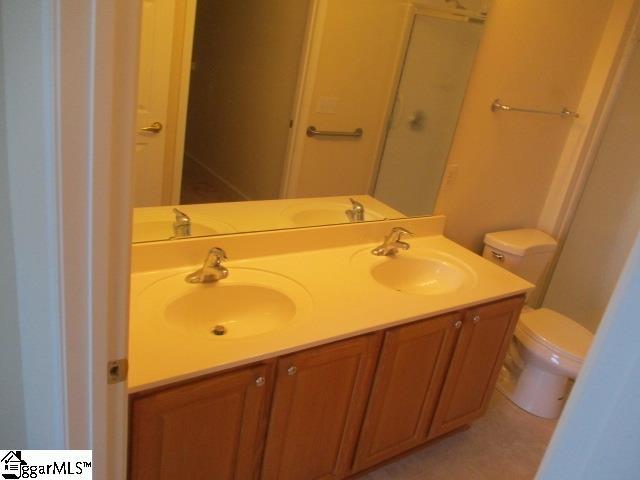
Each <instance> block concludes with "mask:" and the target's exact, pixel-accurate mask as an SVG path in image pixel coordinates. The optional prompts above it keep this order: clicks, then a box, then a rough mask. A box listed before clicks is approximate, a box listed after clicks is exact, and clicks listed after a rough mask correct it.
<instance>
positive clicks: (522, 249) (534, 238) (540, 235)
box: [484, 228, 557, 256]
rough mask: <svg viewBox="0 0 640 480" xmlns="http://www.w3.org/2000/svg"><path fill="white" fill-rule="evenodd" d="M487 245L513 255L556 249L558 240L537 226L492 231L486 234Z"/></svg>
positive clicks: (485, 241)
mask: <svg viewBox="0 0 640 480" xmlns="http://www.w3.org/2000/svg"><path fill="white" fill-rule="evenodd" d="M484 243H485V245H489V246H490V247H493V248H496V249H498V250H501V251H503V252H507V253H511V254H512V255H520V256H522V255H527V254H531V253H541V252H549V251H552V250H555V248H556V246H557V242H556V241H555V240H554V238H553V237H551V236H550V235H547V234H546V233H544V232H542V231H540V230H536V229H535V228H520V229H517V230H504V231H501V232H491V233H487V234H486V235H485V236H484Z"/></svg>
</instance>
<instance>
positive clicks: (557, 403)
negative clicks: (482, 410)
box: [496, 362, 569, 418]
mask: <svg viewBox="0 0 640 480" xmlns="http://www.w3.org/2000/svg"><path fill="white" fill-rule="evenodd" d="M568 380H569V379H568V378H567V377H565V376H561V375H554V374H552V373H549V372H547V371H545V370H542V369H540V368H537V367H536V366H534V365H531V364H527V365H525V366H524V368H523V369H522V370H521V371H517V370H515V369H513V368H509V364H508V362H507V364H506V365H505V366H503V367H502V370H501V371H500V377H499V379H498V383H497V385H496V388H497V389H498V390H499V391H500V392H502V393H503V394H504V395H505V396H506V397H507V398H509V399H510V400H511V401H512V402H513V403H515V404H516V405H517V406H518V407H520V408H522V409H523V410H526V411H527V412H529V413H532V414H533V415H536V416H538V417H543V418H558V417H559V416H560V413H562V407H564V404H565V401H566V398H567V390H568V389H567V386H568V385H567V383H568Z"/></svg>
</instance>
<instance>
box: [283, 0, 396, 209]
mask: <svg viewBox="0 0 640 480" xmlns="http://www.w3.org/2000/svg"><path fill="white" fill-rule="evenodd" d="M323 5H326V16H325V17H324V25H323V28H322V38H321V44H320V51H319V55H318V59H317V64H316V65H312V66H311V70H312V73H315V75H313V80H312V81H313V82H314V83H312V84H310V85H308V87H307V88H312V91H313V93H312V96H311V99H310V108H309V111H308V112H306V114H305V115H303V116H302V118H301V121H302V123H303V124H304V126H305V128H306V126H308V125H313V126H315V127H316V128H318V129H319V130H344V131H353V130H354V129H355V128H358V127H359V128H362V129H363V130H364V136H363V137H362V138H360V139H359V140H352V139H339V138H335V137H333V138H322V139H318V138H308V137H306V136H304V138H302V139H301V141H302V142H303V145H302V152H301V154H300V161H301V163H300V169H299V171H298V172H297V175H296V178H295V179H294V180H293V181H292V188H291V191H290V192H289V195H290V196H302V197H311V196H325V195H341V194H358V193H367V192H368V191H369V187H370V184H371V178H372V174H373V170H374V167H375V164H376V161H377V152H378V146H379V140H380V136H381V135H382V133H383V127H384V122H385V115H386V110H387V106H388V102H389V99H390V96H391V95H392V89H393V85H394V80H395V70H396V65H397V61H398V55H399V53H400V47H401V44H402V39H403V27H404V26H405V19H406V14H407V11H408V2H406V1H404V0H348V1H346V0H326V2H323ZM314 67H316V68H317V70H315V72H314V71H313V70H314ZM323 97H324V98H329V99H335V113H333V112H329V113H323V112H321V111H318V110H322V106H321V105H320V101H321V99H322V98H323ZM303 135H304V134H303Z"/></svg>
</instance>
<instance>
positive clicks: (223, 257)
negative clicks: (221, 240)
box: [207, 247, 229, 265]
mask: <svg viewBox="0 0 640 480" xmlns="http://www.w3.org/2000/svg"><path fill="white" fill-rule="evenodd" d="M212 256H215V257H216V261H215V262H214V265H220V264H221V263H222V262H225V261H227V260H229V259H228V258H227V252H225V251H224V250H223V249H222V248H220V247H213V248H211V249H210V250H209V253H208V254H207V258H211V257H212Z"/></svg>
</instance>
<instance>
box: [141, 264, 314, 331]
mask: <svg viewBox="0 0 640 480" xmlns="http://www.w3.org/2000/svg"><path fill="white" fill-rule="evenodd" d="M185 276H186V273H180V274H175V275H172V276H170V277H166V278H164V279H162V280H159V281H157V282H155V283H153V284H152V285H150V286H148V287H147V288H146V289H145V290H143V291H142V292H141V293H140V294H139V296H138V298H137V303H138V305H139V307H140V308H139V312H140V314H145V315H149V317H148V318H149V320H150V321H157V319H160V320H161V321H162V322H163V324H164V325H166V326H168V327H169V328H171V329H173V330H175V331H177V332H180V333H182V334H186V335H189V336H196V337H200V338H212V339H242V338H249V337H254V336H257V335H262V334H264V333H268V332H273V331H276V330H280V329H282V328H285V327H287V326H288V325H291V324H292V323H293V322H297V321H300V320H302V319H304V318H305V317H306V316H307V315H308V313H309V311H310V309H311V298H310V296H309V294H308V293H307V291H306V290H305V289H304V288H303V287H302V286H301V285H299V284H298V283H297V282H295V281H293V280H291V279H289V278H287V277H284V276H282V275H279V274H276V273H270V272H266V271H262V270H253V269H248V268H239V267H235V268H234V267H229V277H228V278H227V279H224V280H221V281H219V282H215V283H208V284H203V283H200V284H190V283H187V282H185V280H184V278H185ZM247 299H251V301H247ZM154 319H155V320H154Z"/></svg>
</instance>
